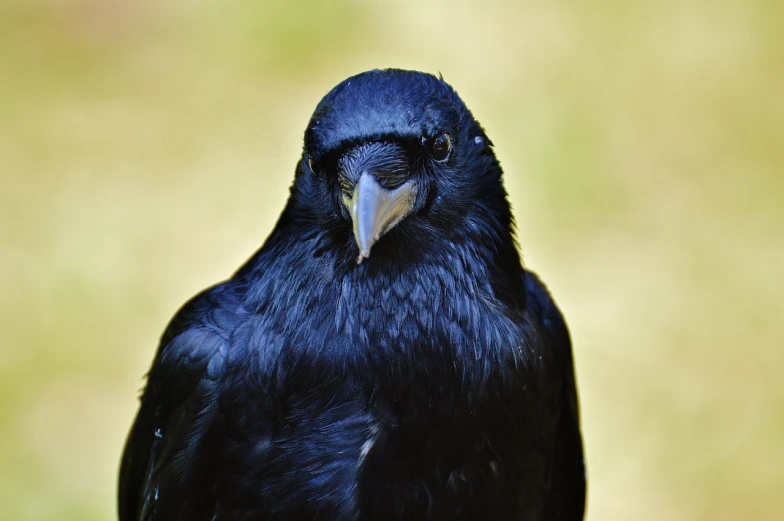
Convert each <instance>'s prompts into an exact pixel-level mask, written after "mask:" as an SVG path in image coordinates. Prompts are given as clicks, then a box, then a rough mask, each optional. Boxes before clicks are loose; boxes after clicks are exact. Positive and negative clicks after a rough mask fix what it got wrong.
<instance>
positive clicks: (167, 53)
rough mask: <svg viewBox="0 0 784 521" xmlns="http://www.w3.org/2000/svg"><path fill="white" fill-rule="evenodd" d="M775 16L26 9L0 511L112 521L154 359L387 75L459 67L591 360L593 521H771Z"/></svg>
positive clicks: (9, 243) (739, 9) (0, 425)
mask: <svg viewBox="0 0 784 521" xmlns="http://www.w3.org/2000/svg"><path fill="white" fill-rule="evenodd" d="M782 20H784V9H783V8H782V4H780V3H777V2H772V1H768V2H764V1H757V2H740V1H735V2H724V3H721V4H720V5H719V4H718V3H716V2H707V1H699V2H691V3H681V2H675V1H673V0H665V1H663V2H658V3H653V2H640V1H631V2H626V3H623V4H617V3H616V2H609V1H606V0H604V1H599V2H591V3H588V2H575V3H572V4H570V5H569V6H556V5H551V4H545V3H527V2H526V3H521V4H518V3H497V4H490V3H484V4H481V5H480V4H478V3H474V4H471V3H463V2H451V3H449V2H427V3H415V2H413V1H409V2H400V3H396V4H394V5H392V4H389V5H382V4H381V3H374V2H362V1H359V0H356V1H354V2H341V3H337V4H334V5H329V6H328V7H327V6H325V5H322V4H320V3H318V2H300V3H298V4H297V5H293V4H291V3H286V2H267V3H259V2H252V1H250V0H246V1H238V2H217V1H215V0H213V1H208V0H205V1H202V2H186V1H184V0H181V1H178V2H165V3H164V2H153V1H152V0H146V1H143V0H139V1H136V2H111V1H100V0H73V1H70V2H69V1H66V0H59V1H58V0H32V1H31V0H5V1H4V2H3V3H0V64H1V65H0V78H1V81H0V158H2V167H1V169H0V181H1V182H2V185H0V186H2V188H0V273H2V276H0V332H2V341H0V417H1V418H2V421H0V504H2V505H3V517H4V518H5V519H19V520H22V519H30V520H33V519H34V520H42V521H46V520H55V519H58V520H68V519H74V520H75V519H79V520H92V519H95V520H98V519H110V518H112V517H113V516H114V489H115V479H116V471H117V464H118V459H119V454H120V450H121V446H122V443H123V440H124V436H125V433H126V432H127V429H128V427H129V425H130V422H131V420H132V417H133V414H134V412H135V408H136V402H135V397H136V391H137V389H138V388H139V387H140V386H141V385H142V380H141V375H142V374H143V373H144V372H145V371H146V369H147V366H148V364H149V362H150V360H151V357H152V354H153V351H154V349H155V346H156V341H157V337H158V335H159V334H160V332H161V330H162V328H163V326H164V324H165V322H166V321H167V319H168V318H169V317H170V316H171V314H172V313H173V312H174V310H175V309H176V307H177V306H178V305H179V304H181V303H182V302H183V301H184V300H185V299H186V298H188V297H189V296H191V295H192V294H193V293H195V292H196V291H198V290H200V289H201V288H203V287H205V286H206V285H208V284H211V283H213V282H215V281H217V280H219V279H221V278H224V277H226V276H227V275H228V274H230V273H231V272H232V271H233V270H234V269H235V268H236V267H237V266H238V265H239V263H240V262H241V261H243V260H244V259H245V258H246V257H247V256H248V255H249V254H250V253H251V252H252V251H253V250H254V249H255V248H256V247H257V246H258V245H259V244H260V243H261V242H262V241H263V240H264V238H265V236H266V234H267V233H268V231H269V230H270V228H271V226H272V224H273V223H274V220H275V218H276V217H277V214H278V212H279V211H280V209H281V208H282V205H283V202H284V200H285V198H286V196H287V187H288V185H289V183H290V181H291V177H292V174H293V168H294V164H295V161H296V159H297V156H298V154H299V152H300V149H301V135H302V132H303V130H304V127H305V124H306V122H307V120H308V117H309V115H310V112H311V111H312V109H313V108H314V107H315V104H316V103H317V102H318V100H319V99H320V97H321V96H322V95H323V94H324V93H325V92H326V91H327V90H328V89H329V88H331V87H332V86H333V85H334V84H336V83H337V82H339V81H340V80H342V79H343V78H345V77H346V76H348V75H350V74H354V73H356V72H359V71H361V70H365V69H369V68H374V67H386V66H398V67H406V68H416V69H421V70H426V71H431V72H437V71H440V72H442V73H443V74H444V76H445V78H446V79H447V80H448V81H450V82H451V83H452V84H453V85H454V86H455V87H456V88H457V89H458V90H459V91H460V92H461V94H462V95H463V97H464V99H465V100H466V101H467V103H468V105H469V106H470V107H471V108H472V109H473V111H474V113H475V115H476V116H477V117H478V119H479V120H480V121H481V122H482V123H483V124H484V126H485V127H486V128H487V130H488V132H489V134H490V136H491V137H492V139H493V141H494V142H495V144H496V149H497V152H498V154H499V156H500V158H501V160H502V162H503V164H504V165H505V169H506V172H507V174H506V177H507V185H508V188H509V191H510V194H511V198H512V202H513V204H514V207H515V212H516V216H517V220H518V225H519V229H520V233H519V235H520V241H521V243H522V246H523V252H524V255H525V258H526V262H527V264H528V265H529V266H530V267H532V268H533V269H535V270H537V271H539V272H540V273H541V274H542V275H543V276H544V278H545V280H547V281H548V283H549V285H550V286H551V289H552V290H553V292H554V293H555V295H556V297H557V299H558V301H559V303H560V305H561V307H562V308H563V310H564V311H565V313H566V315H567V318H568V320H569V323H570V325H571V328H572V333H573V337H574V340H575V356H576V359H577V366H578V373H579V379H580V390H581V398H582V404H583V415H584V429H585V438H586V445H587V452H588V459H589V473H590V496H589V515H588V518H589V519H596V520H598V519H602V520H609V519H619V520H625V519H639V520H643V519H651V520H654V519H656V520H658V519H697V520H702V519H704V520H708V519H710V520H741V519H775V518H777V517H778V513H779V512H780V510H781V507H782V506H784V505H782V501H781V500H780V499H779V498H780V488H781V485H782V483H784V470H782V469H784V450H783V449H784V447H783V446H782V440H783V439H784V412H783V411H784V383H782V379H781V377H780V371H781V367H782V364H784V354H782V353H783V351H782V340H781V339H782V333H784V327H782V325H781V320H782V319H781V317H782V315H783V314H784V304H782V298H781V295H782V290H784V287H783V285H782V276H783V275H784V267H783V261H784V233H783V232H782V222H783V219H784V206H782V205H784V96H782V92H784V38H782V29H783V28H782V27H781V26H782Z"/></svg>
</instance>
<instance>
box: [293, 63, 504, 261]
mask: <svg viewBox="0 0 784 521" xmlns="http://www.w3.org/2000/svg"><path fill="white" fill-rule="evenodd" d="M363 175H364V176H370V177H369V178H367V179H368V181H367V182H365V183H364V185H365V186H366V187H367V189H366V190H365V192H366V193H365V195H364V196H363V197H359V195H358V193H357V190H358V185H359V181H360V178H362V176H363ZM297 177H298V179H297V183H295V187H297V185H300V186H299V188H300V190H299V191H300V192H304V191H307V190H310V192H311V193H309V194H304V193H303V194H301V195H302V198H303V199H307V200H308V201H310V204H311V206H312V208H311V209H312V210H313V212H314V214H315V215H316V216H317V217H318V218H319V219H320V220H321V221H323V222H324V223H328V224H329V225H330V226H332V225H334V224H335V222H336V221H337V220H341V221H343V222H346V223H349V224H353V229H354V235H355V237H356V241H357V244H358V246H359V250H360V255H361V256H360V260H361V258H362V257H366V256H367V255H368V254H369V249H370V245H372V244H373V243H375V241H376V240H378V239H379V238H380V237H381V236H382V235H384V234H385V233H387V232H389V231H390V230H391V229H392V228H393V227H395V225H398V226H399V227H400V228H401V229H403V230H404V232H405V233H407V234H408V235H409V236H410V235H412V234H417V233H420V234H424V233H425V232H427V231H428V230H430V231H433V230H436V229H437V230H441V231H443V230H448V229H450V228H454V227H455V226H456V225H457V223H458V222H459V221H460V220H462V219H463V218H465V216H466V215H467V214H469V213H470V212H471V211H472V210H473V209H474V208H475V207H476V206H477V205H479V206H483V205H484V206H488V205H489V206H494V205H500V208H501V211H502V213H505V212H506V213H508V207H507V209H506V210H504V207H505V205H506V200H505V197H506V194H505V192H504V190H503V186H502V184H501V170H500V167H499V166H498V162H497V161H496V159H495V156H494V154H493V152H492V148H491V145H490V142H489V140H488V139H487V137H486V136H485V134H484V132H483V130H482V128H481V127H480V125H479V124H478V123H477V122H476V121H475V120H474V118H473V116H472V115H471V113H470V112H469V110H468V109H467V108H466V107H465V105H464V104H463V102H462V100H460V98H459V97H458V96H457V93H455V91H454V90H453V89H452V88H451V87H450V86H449V85H448V84H446V83H445V82H444V81H443V80H441V79H440V78H437V77H435V76H432V75H429V74H423V73H418V72H411V71H400V70H380V71H370V72H366V73H363V74H360V75H357V76H354V77H352V78H349V79H347V80H345V81H344V82H342V83H341V84H339V85H338V86H337V87H335V88H334V89H333V90H332V91H330V92H329V93H328V94H327V95H326V96H325V97H324V99H323V100H322V101H321V102H320V103H319V105H318V107H317V108H316V111H315V113H314V114H313V117H312V118H311V121H310V124H309V125H308V129H307V131H306V133H305V148H304V152H303V160H302V161H301V162H300V166H299V169H298V176H297ZM371 181H372V182H371ZM401 187H406V188H405V190H403V192H405V193H403V194H402V195H401V190H399V188H401ZM396 190H397V192H395V191H396ZM393 192H394V193H393ZM370 193H372V194H376V195H375V196H377V199H374V200H373V201H372V204H367V205H366V208H373V209H374V210H373V211H376V210H375V209H380V210H378V211H382V210H384V211H390V212H392V213H391V214H389V215H387V216H382V217H384V218H378V219H375V218H374V219H371V218H367V219H368V222H370V223H371V224H372V226H371V228H368V229H369V230H370V231H368V234H369V237H370V240H369V241H365V245H364V246H363V245H362V244H361V243H362V242H363V241H362V239H361V237H360V235H361V234H359V232H357V226H358V223H357V222H356V221H357V215H358V212H359V209H358V207H355V206H352V205H353V204H354V203H353V202H352V201H358V200H371V199H372V197H370V196H369V195H368V194H370ZM375 196H374V197H375ZM390 201H391V202H394V203H395V204H391V203H390ZM316 203H318V204H316ZM376 203H379V204H376ZM387 203H390V204H387ZM304 204H305V205H306V206H307V204H308V203H304ZM504 222H505V218H504V216H501V224H502V226H503V223H504ZM376 225H377V226H376ZM373 226H376V227H375V228H373ZM360 227H361V226H360ZM350 229H351V228H349V230H350ZM400 233H403V232H400ZM390 235H392V234H390ZM410 239H411V237H409V238H408V240H407V243H409V244H410V243H411V242H412V241H411V240H410ZM387 241H388V240H387Z"/></svg>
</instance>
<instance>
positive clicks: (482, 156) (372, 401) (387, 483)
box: [119, 70, 585, 521]
mask: <svg viewBox="0 0 784 521" xmlns="http://www.w3.org/2000/svg"><path fill="white" fill-rule="evenodd" d="M501 177H502V172H501V167H500V166H499V163H498V160H497V159H496V157H495V155H494V153H493V149H492V144H491V143H490V140H489V139H488V138H487V136H486V135H485V132H484V130H483V129H482V127H481V126H480V125H479V123H477V121H476V120H475V119H474V118H473V116H472V115H471V113H470V112H469V110H468V109H467V108H466V106H465V105H464V104H463V102H462V101H461V99H460V98H459V97H458V95H457V93H456V92H455V91H454V90H453V89H452V88H451V87H450V86H449V85H448V84H447V83H445V82H444V81H443V80H442V79H440V78H437V77H435V76H432V75H429V74H423V73H419V72H411V71H403V70H375V71H370V72H366V73H363V74H359V75H357V76H354V77H351V78H349V79H347V80H345V81H344V82H342V83H341V84H339V85H338V86H337V87H335V88H334V89H333V90H332V91H331V92H329V93H328V94H327V95H326V97H325V98H324V99H323V100H322V101H321V103H319V105H318V107H317V108H316V111H315V113H314V114H313V117H312V118H311V120H310V123H309V124H308V128H307V130H306V132H305V146H304V151H303V154H302V158H301V160H300V161H299V163H298V165H297V169H296V175H295V178H294V183H293V185H292V187H291V195H290V197H289V200H288V203H287V205H286V207H285V209H284V210H283V214H282V215H281V217H280V220H279V221H278V223H277V225H276V226H275V228H274V230H273V232H272V234H271V235H270V237H269V238H268V239H267V241H266V243H265V244H264V245H263V246H262V248H261V249H260V250H259V251H258V252H257V253H256V254H254V255H253V256H252V257H251V259H250V260H248V261H247V263H246V264H245V265H244V266H242V267H241V268H240V269H239V271H237V273H236V274H235V275H234V276H232V277H231V278H230V279H229V280H228V281H226V282H223V283H221V284H218V285H216V286H214V287H212V288H210V289H207V290H206V291H204V292H203V293H201V294H199V295H198V296H196V297H195V298H193V299H192V300H191V301H190V302H188V303H187V304H185V306H184V307H183V308H182V309H181V310H180V311H179V312H178V313H177V314H176V315H175V317H174V319H173V320H172V321H171V323H170V324H169V326H168V328H167V329H166V331H165V333H164V334H163V338H162V340H161V344H160V348H159V349H158V353H157V355H156V357H155V360H154V362H153V365H152V368H151V369H150V372H149V375H148V381H147V386H146V389H145V391H144V393H143V396H142V398H141V408H140V410H139V412H138V416H137V417H136V421H135V423H134V424H133V428H132V429H131V432H130V435H129V437H128V441H127V444H126V447H125V453H124V456H123V461H122V467H121V470H120V484H119V517H120V520H121V521H140V520H145V521H151V520H166V521H178V520H187V521H201V520H205V521H210V520H213V521H214V520H238V521H239V520H254V521H266V520H324V521H328V520H340V521H343V520H392V519H395V520H397V519H401V520H402V519H406V520H408V519H411V520H499V521H500V520H563V521H574V520H579V519H582V518H583V509H584V501H585V473H584V466H583V450H582V440H581V434H580V428H579V420H578V406H577V393H576V388H575V379H574V369H573V363H572V353H571V343H570V340H569V334H568V332H567V329H566V326H565V324H564V321H563V319H562V317H561V314H560V312H559V311H558V309H557V308H556V306H555V304H554V303H553V301H552V299H551V298H550V296H549V295H548V293H547V290H546V289H545V287H544V286H543V285H542V283H541V282H540V281H539V280H538V279H537V277H536V276H535V275H534V274H533V273H531V272H529V271H525V270H524V269H523V268H522V267H521V263H520V257H519V254H518V251H517V248H516V244H515V239H514V236H513V219H512V215H511V212H510V208H509V203H508V202H507V195H506V192H505V190H504V187H503V184H502V179H501Z"/></svg>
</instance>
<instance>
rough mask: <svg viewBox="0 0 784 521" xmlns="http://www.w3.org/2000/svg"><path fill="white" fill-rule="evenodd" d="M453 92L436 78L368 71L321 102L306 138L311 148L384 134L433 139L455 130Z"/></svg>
mask: <svg viewBox="0 0 784 521" xmlns="http://www.w3.org/2000/svg"><path fill="white" fill-rule="evenodd" d="M454 98H455V96H454V95H453V91H452V90H451V88H450V87H449V86H448V85H446V83H444V82H443V81H442V80H440V79H438V78H436V77H435V76H432V75H429V74H423V73H415V72H410V71H371V72H368V73H363V74H360V75H358V76H355V77H353V78H349V79H347V80H345V81H344V82H342V83H341V84H339V85H338V86H337V87H335V88H334V89H332V91H330V93H329V94H327V95H326V96H325V97H324V99H323V100H322V101H321V103H319V105H318V107H317V108H316V111H315V113H314V114H313V117H312V118H311V121H310V125H309V126H308V132H307V135H306V140H307V141H308V142H309V143H308V145H309V147H310V148H312V149H319V150H321V151H327V150H334V149H337V148H339V147H340V146H341V144H343V143H345V142H357V141H363V140H367V139H378V138H383V137H385V136H390V135H393V136H406V137H408V136H419V135H433V134H435V133H436V132H438V131H440V130H445V129H448V128H452V127H454V126H455V125H456V124H457V122H458V121H459V113H458V107H457V106H456V104H455V99H454Z"/></svg>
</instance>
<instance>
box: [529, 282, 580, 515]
mask: <svg viewBox="0 0 784 521" xmlns="http://www.w3.org/2000/svg"><path fill="white" fill-rule="evenodd" d="M525 279H526V294H527V303H528V306H529V308H530V309H531V310H533V311H535V313H536V314H537V315H538V316H539V320H540V321H541V324H542V326H543V327H544V330H545V331H546V334H547V336H548V339H549V343H550V345H552V346H553V347H554V348H555V350H556V359H557V360H558V362H559V365H560V368H561V371H562V374H563V379H562V381H563V389H562V392H561V396H562V397H561V414H560V418H559V421H558V426H557V434H556V436H557V438H556V453H555V456H554V457H555V465H554V469H555V474H554V475H553V479H552V483H551V488H550V496H549V497H548V499H547V501H546V505H545V509H546V513H547V515H546V516H545V519H553V520H558V521H577V520H582V519H583V514H584V510H585V489H586V479H585V463H584V459H583V443H582V435H581V434H580V416H579V408H578V399H577V385H576V382H575V372H574V361H573V358H572V342H571V339H570V337H569V330H568V329H567V327H566V323H565V321H564V319H563V316H562V315H561V312H560V311H559V309H558V307H557V306H556V305H555V302H554V301H553V299H552V297H551V296H550V294H549V292H548V291H547V288H546V287H545V286H544V284H543V283H542V282H541V281H540V280H539V278H538V277H537V276H536V274H534V273H532V272H530V271H526V272H525Z"/></svg>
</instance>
